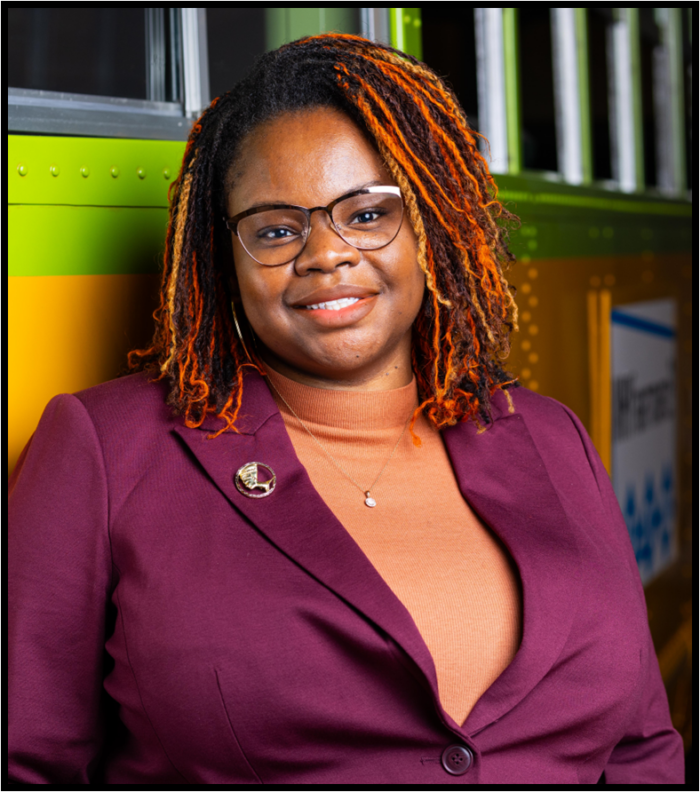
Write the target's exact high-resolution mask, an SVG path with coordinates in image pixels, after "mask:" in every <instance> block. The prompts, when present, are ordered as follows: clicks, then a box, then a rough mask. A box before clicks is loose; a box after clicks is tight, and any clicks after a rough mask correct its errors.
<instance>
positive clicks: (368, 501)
mask: <svg viewBox="0 0 700 792" xmlns="http://www.w3.org/2000/svg"><path fill="white" fill-rule="evenodd" d="M267 381H268V382H269V383H270V387H271V388H272V390H274V392H275V393H276V394H277V395H278V396H279V397H280V399H282V401H283V402H284V403H285V404H286V405H287V409H288V410H289V411H290V412H291V414H292V415H293V416H294V417H295V418H296V419H297V421H299V423H300V424H301V425H302V427H303V428H304V429H305V430H306V432H307V433H308V434H309V436H310V437H311V439H312V440H313V441H314V443H316V445H317V446H318V447H319V448H320V449H321V451H323V453H324V454H325V455H326V456H327V457H328V459H330V461H331V462H332V463H333V464H334V465H335V467H337V468H338V470H339V471H340V472H341V473H342V474H343V475H344V476H345V478H347V479H349V480H350V481H352V483H353V484H354V485H355V486H356V487H357V489H359V490H360V492H361V493H362V494H363V495H364V496H365V506H369V507H370V508H374V507H375V506H376V505H377V501H376V500H375V499H374V498H373V497H372V495H371V494H370V493H371V491H372V490H373V489H374V487H375V485H376V483H377V482H378V481H379V479H380V478H381V476H382V473H383V472H384V471H385V470H386V466H387V465H388V464H389V462H391V459H392V457H393V456H394V454H395V453H396V449H397V448H398V447H399V443H400V442H401V439H402V438H403V436H404V435H405V434H406V429H407V428H408V422H409V421H410V420H411V416H410V415H409V416H408V419H407V420H406V423H405V424H404V427H403V429H402V430H401V434H400V435H399V439H398V440H397V441H396V445H395V446H394V448H393V449H392V451H391V453H390V454H389V458H388V459H387V461H386V462H385V463H384V467H382V469H381V470H380V471H379V474H378V475H377V477H376V478H375V479H374V481H373V482H372V484H371V485H370V488H369V489H368V490H365V489H363V488H362V487H361V486H360V484H358V483H357V482H356V481H355V479H354V478H353V477H352V476H351V475H350V474H349V473H348V471H347V470H345V468H344V467H343V466H342V465H341V464H340V462H338V461H337V460H336V459H335V458H334V457H333V455H332V454H331V452H330V451H329V450H328V449H327V448H326V447H325V446H324V445H323V443H322V442H321V441H320V440H319V439H318V438H317V437H316V435H315V434H314V433H313V432H312V431H311V429H309V427H308V426H307V425H306V424H305V423H304V422H303V421H302V420H301V418H300V417H299V416H298V415H297V414H296V412H295V410H294V408H293V407H292V405H291V404H290V403H289V402H288V401H287V400H286V399H285V398H284V396H283V395H282V394H281V393H280V392H279V391H278V390H277V388H276V387H275V386H274V384H273V382H272V380H271V379H270V377H268V378H267Z"/></svg>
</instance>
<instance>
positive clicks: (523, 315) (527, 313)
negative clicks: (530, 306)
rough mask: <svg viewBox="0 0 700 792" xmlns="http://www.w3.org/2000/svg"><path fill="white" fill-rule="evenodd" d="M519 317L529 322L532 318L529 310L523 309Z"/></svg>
mask: <svg viewBox="0 0 700 792" xmlns="http://www.w3.org/2000/svg"><path fill="white" fill-rule="evenodd" d="M520 318H521V319H522V320H523V322H529V321H530V319H532V314H531V313H530V311H523V312H522V313H521V314H520Z"/></svg>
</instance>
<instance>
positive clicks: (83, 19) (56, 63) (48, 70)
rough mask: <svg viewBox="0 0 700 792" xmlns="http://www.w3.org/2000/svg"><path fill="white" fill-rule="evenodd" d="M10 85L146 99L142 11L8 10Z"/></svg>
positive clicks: (98, 8)
mask: <svg viewBox="0 0 700 792" xmlns="http://www.w3.org/2000/svg"><path fill="white" fill-rule="evenodd" d="M7 21H8V31H9V36H8V47H7V51H8V68H7V75H8V83H9V85H10V86H12V87H13V88H30V89H37V90H44V91H62V92H65V93H80V94H93V95H99V96H119V97H125V98H129V99H147V98H148V94H147V80H146V36H145V27H146V20H145V14H144V9H143V7H142V6H129V5H126V6H119V7H114V8H109V7H102V6H80V7H78V8H66V7H63V6H60V5H56V6H52V7H48V8H47V7H45V8H37V7H35V6H13V7H10V8H9V9H8V17H7Z"/></svg>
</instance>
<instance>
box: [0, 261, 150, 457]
mask: <svg viewBox="0 0 700 792" xmlns="http://www.w3.org/2000/svg"><path fill="white" fill-rule="evenodd" d="M159 281H160V276H158V275H63V276H43V277H11V278H8V290H9V297H8V306H9V313H8V315H9V331H8V338H9V343H8V350H9V355H8V357H9V371H8V382H9V388H8V465H9V469H10V470H12V468H13V467H14V465H15V462H16V461H17V457H18V456H19V454H20V452H21V450H22V448H23V447H24V445H25V444H26V442H27V440H28V439H29V437H30V435H31V434H32V432H33V431H34V429H35V428H36V424H37V422H38V420H39V418H40V416H41V413H42V411H43V409H44V407H45V406H46V403H47V402H48V401H49V400H50V399H51V398H52V397H53V396H55V395H56V394H57V393H71V392H74V391H77V390H81V389H82V388H88V387H90V386H91V385H96V384H98V383H100V382H104V381H105V380H108V379H112V378H114V377H116V376H117V375H118V374H119V373H121V372H122V371H124V369H125V366H126V353H127V351H128V350H129V349H132V348H133V347H135V346H143V345H145V344H147V343H148V341H149V339H150V337H151V335H152V320H151V313H152V311H153V308H154V306H155V302H156V295H157V290H158V284H159Z"/></svg>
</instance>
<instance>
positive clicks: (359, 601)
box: [174, 374, 437, 695]
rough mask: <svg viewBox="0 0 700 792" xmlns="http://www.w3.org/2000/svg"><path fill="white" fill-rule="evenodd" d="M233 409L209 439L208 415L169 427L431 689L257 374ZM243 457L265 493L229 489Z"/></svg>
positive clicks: (389, 598)
mask: <svg viewBox="0 0 700 792" xmlns="http://www.w3.org/2000/svg"><path fill="white" fill-rule="evenodd" d="M241 415H242V420H241V422H240V426H239V429H240V431H241V433H240V434H235V433H231V432H225V433H224V434H222V435H220V436H219V437H217V438H216V439H209V438H208V434H209V433H210V432H211V431H212V430H213V431H216V430H217V429H218V428H220V424H219V425H217V422H216V420H211V419H208V420H207V421H205V423H204V424H203V426H202V427H201V428H200V429H188V428H186V427H184V426H180V425H178V426H176V427H175V429H174V431H175V432H177V434H179V435H180V437H181V438H182V439H183V441H184V442H185V443H186V444H187V446H188V447H189V448H190V450H191V451H192V453H193V454H194V455H195V456H196V458H197V459H198V461H199V462H200V464H201V465H202V467H203V468H204V470H205V471H206V472H207V474H208V475H209V476H210V478H211V479H212V481H213V482H214V483H215V484H216V486H217V487H218V488H219V489H220V490H221V492H222V493H223V494H224V495H225V496H226V497H227V498H228V500H229V501H230V502H231V503H232V504H233V506H234V507H235V508H236V509H237V510H238V511H239V512H240V513H242V514H243V515H245V517H246V518H247V519H248V520H249V521H250V522H251V523H252V524H253V526H255V528H256V529H257V530H258V531H260V532H261V533H263V534H264V535H265V536H266V537H267V538H268V539H269V540H270V541H271V542H272V543H273V544H274V545H275V546H276V547H277V548H278V549H279V550H280V551H281V552H283V553H284V554H286V555H287V556H288V557H289V558H291V559H292V560H293V561H295V562H296V563H297V564H299V565H300V566H301V567H303V568H304V569H306V570H307V572H308V573H309V574H311V575H312V576H313V577H314V578H316V579H317V580H318V581H319V583H321V584H322V585H324V586H326V587H327V588H329V589H330V590H332V591H334V592H335V593H336V594H337V595H338V596H339V597H341V598H342V599H343V600H345V601H346V602H347V603H348V604H349V605H350V606H352V607H353V608H355V609H356V610H358V611H360V612H361V613H363V614H364V615H365V616H366V617H367V618H369V619H370V620H371V621H373V622H374V623H375V624H376V625H377V626H378V627H380V628H381V629H382V630H383V631H384V632H385V633H387V634H388V635H390V636H391V637H392V638H393V639H394V640H395V641H396V642H397V643H398V644H399V645H400V646H401V647H402V648H403V649H404V651H405V652H406V653H407V654H408V655H409V656H410V657H411V658H412V659H413V660H414V662H415V663H416V664H417V665H418V667H419V668H420V670H421V671H422V672H423V674H424V676H425V678H427V680H428V682H429V683H430V685H431V687H432V689H433V691H434V693H435V695H437V679H436V674H435V667H434V664H433V660H432V657H431V655H430V653H429V651H428V649H427V647H426V646H425V643H424V642H423V640H422V638H421V636H420V633H419V632H418V630H417V628H416V626H415V623H414V621H413V619H412V618H411V616H410V614H409V613H408V611H407V610H406V608H405V607H404V606H403V604H402V603H401V602H400V601H399V600H398V598H397V597H396V595H395V594H394V593H393V592H392V591H391V589H390V588H389V587H388V586H387V584H386V583H385V582H384V580H383V578H382V577H381V576H380V575H379V573H378V572H377V570H376V569H375V568H374V566H373V565H372V564H371V563H370V561H369V560H368V558H367V557H366V556H365V554H364V553H363V552H362V550H361V549H360V548H359V546H358V545H357V544H356V543H355V541H354V540H353V539H352V537H351V536H350V534H349V533H348V532H347V531H346V530H345V528H344V527H343V526H342V524H341V523H340V522H339V521H338V519H337V518H336V517H335V515H334V514H333V512H332V511H331V510H330V509H329V508H328V506H327V505H326V503H325V502H324V501H323V499H322V498H321V496H320V495H319V494H318V492H317V491H316V490H315V488H314V486H313V484H312V483H311V480H310V479H309V476H308V474H307V472H306V470H305V468H304V467H303V465H302V464H301V462H300V461H299V459H298V457H297V455H296V453H295V451H294V447H293V445H292V443H291V440H290V439H289V435H288V434H287V430H286V428H285V426H284V421H283V419H282V416H281V414H280V412H279V410H278V408H277V405H276V404H275V402H274V399H273V398H272V396H271V394H270V392H269V389H268V387H267V385H266V384H265V382H264V380H263V378H262V377H260V376H259V375H257V374H250V375H247V376H246V380H245V385H244V396H243V404H242V407H241ZM248 462H260V463H263V464H265V465H268V466H269V467H270V468H271V469H272V470H273V471H274V474H275V476H276V486H275V489H274V491H273V492H272V493H271V494H270V495H269V496H268V497H265V498H260V499H253V498H249V497H247V496H246V495H244V494H242V493H241V492H239V491H238V489H237V488H236V485H235V481H234V479H235V475H236V472H237V471H238V470H239V469H240V468H241V467H243V466H244V465H245V464H247V463H248Z"/></svg>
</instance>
